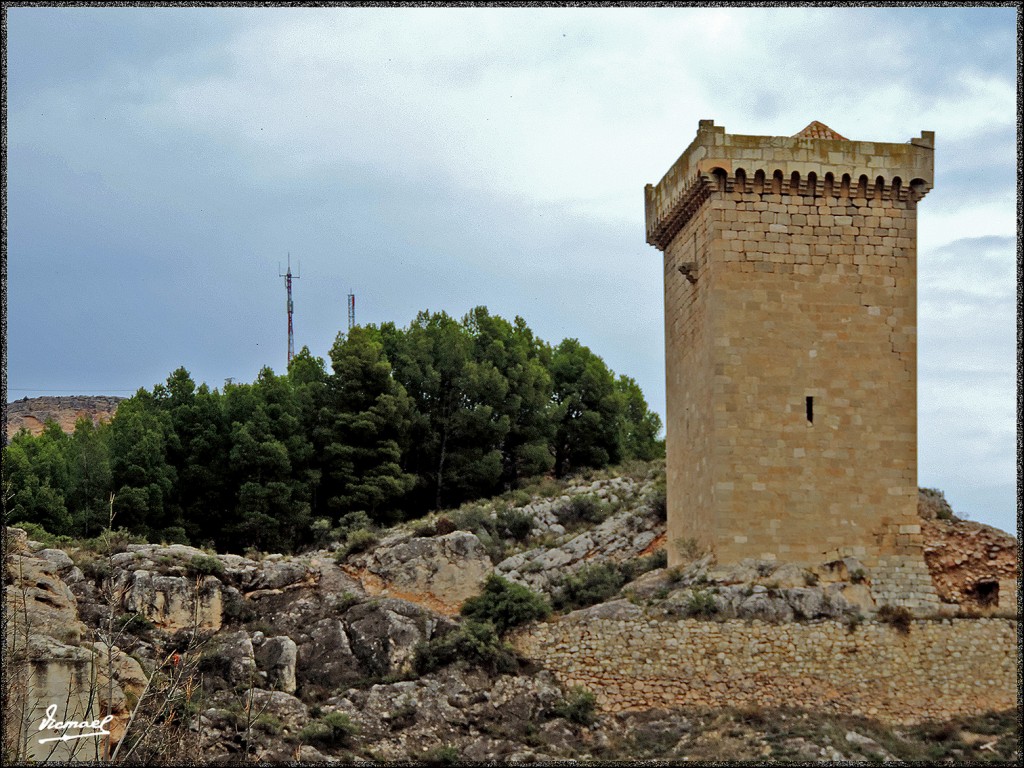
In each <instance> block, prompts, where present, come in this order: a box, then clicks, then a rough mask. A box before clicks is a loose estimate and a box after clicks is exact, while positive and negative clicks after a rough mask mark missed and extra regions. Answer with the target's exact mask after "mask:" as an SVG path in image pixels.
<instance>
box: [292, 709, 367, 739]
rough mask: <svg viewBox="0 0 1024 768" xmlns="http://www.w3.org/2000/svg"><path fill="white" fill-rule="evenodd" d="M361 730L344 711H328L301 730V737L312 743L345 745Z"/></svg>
mask: <svg viewBox="0 0 1024 768" xmlns="http://www.w3.org/2000/svg"><path fill="white" fill-rule="evenodd" d="M358 732H359V729H358V728H357V727H356V725H355V723H353V722H352V721H351V720H350V719H349V717H348V715H346V714H345V713H344V712H328V713H327V714H326V715H323V716H321V717H319V718H318V719H316V720H314V721H312V722H311V723H308V724H307V725H306V727H305V728H303V729H302V730H301V731H300V732H299V739H300V740H302V741H304V742H308V743H311V744H322V745H324V746H328V747H344V746H349V745H350V744H351V743H352V737H353V736H355V735H356V733H358Z"/></svg>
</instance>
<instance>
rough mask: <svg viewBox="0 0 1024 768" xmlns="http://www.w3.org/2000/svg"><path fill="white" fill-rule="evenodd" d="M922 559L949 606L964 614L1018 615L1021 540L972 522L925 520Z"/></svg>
mask: <svg viewBox="0 0 1024 768" xmlns="http://www.w3.org/2000/svg"><path fill="white" fill-rule="evenodd" d="M921 533H922V534H923V535H924V542H925V543H924V560H925V563H926V564H927V566H928V570H929V572H930V573H931V577H932V583H933V584H934V585H935V589H936V591H937V592H938V594H939V598H940V599H941V600H942V601H943V602H945V603H953V604H959V605H960V606H961V607H962V608H963V609H964V610H968V611H981V612H994V611H1000V612H1011V613H1012V612H1015V611H1016V609H1017V579H1018V576H1019V570H1018V562H1017V539H1015V538H1014V537H1013V536H1011V535H1010V534H1008V533H1004V532H1003V531H1000V530H999V529H998V528H993V527H991V526H989V525H984V524H982V523H976V522H972V521H969V520H958V519H955V518H954V519H952V520H943V519H939V518H935V519H931V520H922V521H921Z"/></svg>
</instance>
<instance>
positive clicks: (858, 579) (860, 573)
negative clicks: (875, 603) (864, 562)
mask: <svg viewBox="0 0 1024 768" xmlns="http://www.w3.org/2000/svg"><path fill="white" fill-rule="evenodd" d="M867 579H868V577H867V574H866V573H864V569H863V568H856V569H854V571H853V572H852V573H851V574H850V583H851V584H863V583H864V582H865V581H867Z"/></svg>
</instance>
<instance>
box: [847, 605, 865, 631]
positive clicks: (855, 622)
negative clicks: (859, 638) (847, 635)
mask: <svg viewBox="0 0 1024 768" xmlns="http://www.w3.org/2000/svg"><path fill="white" fill-rule="evenodd" d="M843 621H844V622H845V624H846V630H847V631H848V632H854V631H855V630H856V629H857V627H859V626H860V625H861V624H863V623H864V614H862V613H861V612H860V611H859V610H853V611H851V612H849V613H847V614H846V615H844V616H843Z"/></svg>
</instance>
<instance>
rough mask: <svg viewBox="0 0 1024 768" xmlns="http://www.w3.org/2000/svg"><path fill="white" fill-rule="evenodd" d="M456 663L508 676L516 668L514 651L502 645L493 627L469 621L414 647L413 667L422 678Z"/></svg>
mask: <svg viewBox="0 0 1024 768" xmlns="http://www.w3.org/2000/svg"><path fill="white" fill-rule="evenodd" d="M456 661H465V662H467V663H468V664H472V665H474V666H478V667H482V668H483V669H486V670H489V671H491V672H494V673H496V674H510V673H513V672H516V671H518V669H519V660H518V658H517V657H516V654H515V651H513V650H512V647H511V646H509V645H508V644H507V643H504V642H502V640H501V638H500V637H498V633H497V631H496V630H495V629H494V625H493V624H491V623H490V622H480V621H474V620H472V619H469V620H466V621H463V622H462V623H461V624H460V625H459V626H458V627H457V628H456V629H453V630H452V631H450V632H448V633H446V634H444V635H441V636H439V637H435V638H433V639H432V640H431V641H430V642H428V643H419V644H417V646H416V649H415V652H414V654H413V667H414V668H415V670H416V672H417V673H419V674H421V675H425V674H428V673H430V672H435V671H437V670H438V669H441V668H442V667H446V666H448V665H449V664H451V663H453V662H456Z"/></svg>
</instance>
